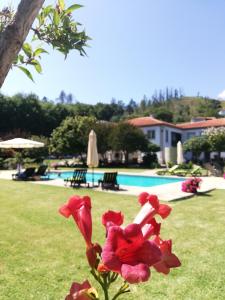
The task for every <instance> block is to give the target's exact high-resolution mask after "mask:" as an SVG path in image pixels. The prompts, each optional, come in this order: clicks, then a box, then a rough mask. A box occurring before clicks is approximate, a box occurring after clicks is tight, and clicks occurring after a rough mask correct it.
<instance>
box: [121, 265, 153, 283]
mask: <svg viewBox="0 0 225 300" xmlns="http://www.w3.org/2000/svg"><path fill="white" fill-rule="evenodd" d="M121 275H122V277H123V278H124V279H125V280H126V281H127V282H129V283H139V282H144V281H147V280H148V279H149V277H150V269H149V267H148V266H147V265H145V264H142V263H140V264H137V265H135V266H131V265H127V264H123V265H122V267H121Z"/></svg>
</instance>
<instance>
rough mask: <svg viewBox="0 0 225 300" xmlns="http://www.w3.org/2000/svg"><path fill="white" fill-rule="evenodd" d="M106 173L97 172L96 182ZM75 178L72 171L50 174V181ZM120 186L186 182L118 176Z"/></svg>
mask: <svg viewBox="0 0 225 300" xmlns="http://www.w3.org/2000/svg"><path fill="white" fill-rule="evenodd" d="M103 174H104V173H100V172H95V173H94V182H98V180H99V179H102V177H103ZM72 176H73V172H72V171H68V172H61V173H56V172H55V173H54V172H53V173H49V177H50V179H56V178H62V179H66V178H69V177H72ZM86 179H87V182H92V173H87V175H86ZM117 181H118V184H120V185H128V186H142V187H151V186H156V185H162V184H168V183H174V182H181V181H184V179H183V178H170V177H160V176H142V175H130V174H129V175H128V174H118V176H117Z"/></svg>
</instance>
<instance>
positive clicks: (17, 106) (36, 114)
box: [0, 88, 225, 138]
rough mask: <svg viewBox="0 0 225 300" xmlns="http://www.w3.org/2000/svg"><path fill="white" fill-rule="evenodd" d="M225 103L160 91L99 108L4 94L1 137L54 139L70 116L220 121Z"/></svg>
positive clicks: (66, 98) (67, 98)
mask: <svg viewBox="0 0 225 300" xmlns="http://www.w3.org/2000/svg"><path fill="white" fill-rule="evenodd" d="M224 104H225V102H223V101H219V100H215V99H209V98H208V97H201V96H197V97H186V96H184V95H183V93H182V91H181V90H178V89H169V88H166V89H165V90H159V91H156V92H155V93H154V95H153V96H151V97H147V96H144V97H143V99H141V100H140V101H139V102H135V101H134V100H133V99H130V101H129V102H128V103H127V104H125V103H124V102H123V101H121V100H116V99H112V100H111V103H109V104H106V103H101V102H98V103H97V104H95V105H91V104H84V103H80V102H78V101H75V100H74V97H73V96H72V94H66V93H65V92H64V91H62V92H61V93H60V95H59V97H58V98H57V99H56V100H54V101H53V100H49V99H47V98H46V97H44V98H43V99H39V98H38V96H37V95H35V94H29V95H25V94H16V95H14V96H12V97H9V96H5V95H3V94H0V137H1V138H6V137H7V138H10V137H14V136H24V137H26V136H29V135H43V136H46V137H48V136H50V134H51V133H52V131H53V129H55V128H56V127H58V126H59V125H60V123H61V122H62V121H63V120H64V119H65V118H66V117H67V116H76V115H80V116H94V117H95V118H96V119H97V120H105V121H110V122H119V121H123V120H125V119H130V118H135V117H140V116H149V115H152V116H154V117H155V118H157V119H160V120H163V121H167V122H173V123H179V122H187V121H190V119H191V118H192V117H196V116H206V117H207V116H214V117H219V116H218V112H219V111H220V110H221V109H222V108H223V105H224Z"/></svg>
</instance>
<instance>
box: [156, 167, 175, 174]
mask: <svg viewBox="0 0 225 300" xmlns="http://www.w3.org/2000/svg"><path fill="white" fill-rule="evenodd" d="M178 168H179V166H178V165H174V166H172V167H171V168H169V169H166V170H159V171H158V172H157V175H175V171H176V170H177V169H178Z"/></svg>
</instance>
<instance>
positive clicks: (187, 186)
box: [181, 178, 202, 193]
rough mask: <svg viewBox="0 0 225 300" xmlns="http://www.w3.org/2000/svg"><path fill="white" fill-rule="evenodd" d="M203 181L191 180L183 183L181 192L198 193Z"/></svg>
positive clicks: (198, 179) (199, 179)
mask: <svg viewBox="0 0 225 300" xmlns="http://www.w3.org/2000/svg"><path fill="white" fill-rule="evenodd" d="M201 181H202V180H201V178H189V179H187V180H185V181H184V182H182V185H181V190H182V191H183V192H186V193H197V189H199V188H200V182H201Z"/></svg>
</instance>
